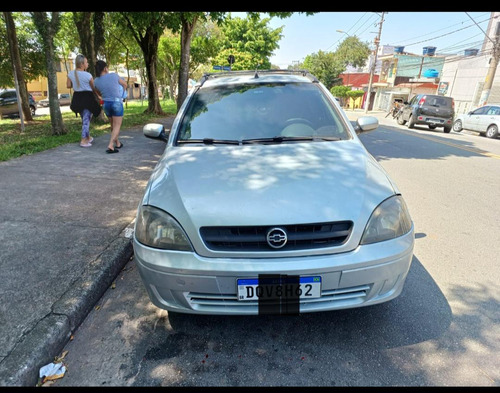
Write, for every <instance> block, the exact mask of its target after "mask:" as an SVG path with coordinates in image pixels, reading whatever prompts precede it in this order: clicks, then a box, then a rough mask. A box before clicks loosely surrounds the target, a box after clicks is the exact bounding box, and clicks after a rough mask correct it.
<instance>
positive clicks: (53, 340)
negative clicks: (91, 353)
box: [0, 225, 133, 386]
mask: <svg viewBox="0 0 500 393" xmlns="http://www.w3.org/2000/svg"><path fill="white" fill-rule="evenodd" d="M128 227H130V225H129V226H128ZM128 227H127V228H128ZM125 231H126V230H125ZM132 255H133V247H132V242H131V240H130V238H126V237H124V235H123V232H122V234H120V236H119V237H117V238H115V240H113V241H112V242H111V243H110V245H109V246H108V247H107V248H106V249H105V250H104V251H103V252H102V253H101V254H100V255H99V256H98V257H97V258H96V259H95V260H94V261H92V262H91V263H90V264H89V266H88V267H87V268H86V270H85V272H84V273H83V275H82V276H80V278H79V279H78V280H77V281H76V282H75V283H74V284H73V285H71V288H70V289H69V290H68V291H67V292H66V293H65V294H64V295H63V296H62V297H61V298H60V299H59V300H58V301H57V302H55V303H54V305H53V306H52V311H51V313H50V314H48V315H47V316H45V317H44V318H43V319H42V320H40V321H39V322H38V323H37V325H36V326H35V327H34V328H33V330H31V331H30V332H29V333H27V334H26V335H25V337H24V339H23V340H22V341H21V342H20V343H19V344H18V345H17V346H16V347H15V348H14V350H13V351H12V352H11V353H10V354H9V355H8V356H7V357H6V358H5V359H4V361H3V362H2V363H1V365H0V386H36V384H37V382H38V372H39V369H40V367H42V366H44V365H46V364H48V363H50V362H52V361H53V359H54V358H55V357H56V356H58V355H59V354H60V352H61V351H62V349H63V348H64V346H65V345H66V344H67V342H68V341H69V339H70V337H71V334H72V332H74V331H75V330H76V329H77V328H78V326H80V324H81V323H82V322H83V321H84V320H85V318H86V317H87V315H88V313H89V312H90V311H91V310H92V308H93V307H94V305H95V304H96V303H97V302H98V301H99V299H100V298H101V297H102V296H103V295H104V293H105V292H106V290H107V289H108V288H109V286H110V285H111V284H112V282H113V280H114V279H115V278H116V277H117V276H118V274H119V273H120V271H121V270H122V269H123V267H124V266H125V265H126V264H127V262H128V261H129V260H130V259H131V257H132ZM20 364H21V365H23V366H22V368H19V365H20Z"/></svg>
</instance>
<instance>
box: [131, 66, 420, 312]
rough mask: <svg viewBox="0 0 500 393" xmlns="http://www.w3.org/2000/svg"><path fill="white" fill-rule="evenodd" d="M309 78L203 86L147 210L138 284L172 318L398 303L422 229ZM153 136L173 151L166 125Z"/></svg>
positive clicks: (210, 81)
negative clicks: (416, 235) (416, 228)
mask: <svg viewBox="0 0 500 393" xmlns="http://www.w3.org/2000/svg"><path fill="white" fill-rule="evenodd" d="M377 126H378V120H377V119H376V118H374V117H370V116H366V117H361V118H359V119H358V120H357V124H356V126H355V128H353V126H352V125H351V123H350V122H349V119H348V118H347V116H346V114H345V113H344V112H343V110H342V109H341V108H340V106H339V104H338V102H337V101H336V100H335V98H334V97H333V96H332V94H331V93H330V92H329V91H328V89H326V87H325V86H324V85H323V84H321V83H320V82H319V81H318V80H317V79H316V78H315V77H314V76H312V75H311V74H309V73H307V72H297V71H295V72H293V71H259V72H258V73H256V72H255V71H252V72H242V71H241V72H238V71H233V72H230V73H219V74H207V75H205V76H204V77H203V78H202V80H201V81H200V83H199V84H198V85H197V86H195V87H194V88H193V89H192V90H191V92H190V94H189V95H188V97H187V98H186V100H185V101H184V103H183V105H182V107H181V108H180V111H179V113H178V115H177V117H176V119H175V121H174V123H173V125H172V130H171V132H170V135H169V137H168V140H167V145H166V149H165V152H164V154H163V156H162V158H161V159H160V161H159V162H158V164H157V166H156V168H155V170H154V172H153V174H152V176H151V179H150V181H149V183H148V186H147V187H146V191H145V194H144V197H143V200H142V201H141V202H140V204H139V208H138V213H137V219H136V224H135V231H134V241H133V244H134V250H135V258H136V261H137V266H138V270H139V272H140V275H141V277H142V279H143V281H144V284H145V287H146V290H147V292H148V294H149V296H150V299H151V301H152V302H153V304H155V305H156V306H158V307H160V308H164V309H167V310H168V311H169V312H171V311H174V312H182V313H199V314H234V315H236V314H239V315H243V314H268V313H272V314H287V313H289V314H298V313H306V312H317V311H328V310H337V309H345V308H352V307H361V306H368V305H373V304H377V303H381V302H386V301H388V300H391V299H394V298H395V297H397V296H398V295H399V294H400V293H401V291H402V289H403V285H404V282H405V279H406V276H407V274H408V271H409V268H410V264H411V261H412V257H413V246H414V227H413V223H412V221H411V218H410V215H409V213H408V210H407V207H406V204H405V202H404V200H403V197H402V195H401V193H400V192H399V191H398V189H397V187H396V186H395V184H394V183H393V182H392V181H391V180H390V179H389V176H388V174H387V173H386V172H385V171H384V169H383V168H382V167H381V166H380V165H379V164H378V163H377V161H376V160H375V159H374V158H373V157H372V156H371V155H370V154H369V153H368V152H367V150H366V149H365V147H364V146H363V144H362V143H361V141H360V140H359V138H358V136H357V133H361V132H368V131H372V130H374V129H375V128H376V127H377ZM144 134H145V135H146V136H148V137H156V138H160V139H163V140H165V138H166V136H165V130H164V128H163V126H162V125H161V124H148V125H146V126H145V127H144Z"/></svg>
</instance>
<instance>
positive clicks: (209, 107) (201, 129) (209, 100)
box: [177, 83, 351, 141]
mask: <svg viewBox="0 0 500 393" xmlns="http://www.w3.org/2000/svg"><path fill="white" fill-rule="evenodd" d="M276 136H297V137H298V136H305V137H306V136H312V137H316V136H324V137H334V138H339V139H350V138H351V136H350V134H349V133H348V132H347V130H346V128H345V126H344V124H343V122H342V120H341V118H340V115H339V114H338V112H337V111H336V109H335V108H334V106H333V105H332V103H330V102H329V100H328V99H327V97H326V96H325V95H324V94H323V92H322V91H321V90H320V88H319V87H318V86H317V85H314V84H311V83H265V84H240V85H228V86H214V87H205V88H201V89H200V90H198V91H197V92H196V93H195V94H194V95H193V97H192V99H191V101H190V103H189V105H188V108H187V109H186V112H185V115H184V117H183V119H182V121H181V124H180V131H179V133H178V136H177V140H178V141H179V140H181V141H185V140H190V139H204V138H211V139H218V140H237V141H242V140H245V139H252V138H273V137H276Z"/></svg>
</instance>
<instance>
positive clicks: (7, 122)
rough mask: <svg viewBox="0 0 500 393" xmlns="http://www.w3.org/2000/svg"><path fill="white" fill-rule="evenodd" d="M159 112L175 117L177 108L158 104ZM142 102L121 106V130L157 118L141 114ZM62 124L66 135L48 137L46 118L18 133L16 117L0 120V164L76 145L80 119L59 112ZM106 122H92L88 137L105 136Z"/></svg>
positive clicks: (144, 104) (169, 103)
mask: <svg viewBox="0 0 500 393" xmlns="http://www.w3.org/2000/svg"><path fill="white" fill-rule="evenodd" d="M160 103H161V106H162V108H163V111H164V112H165V113H167V114H168V115H172V116H173V115H175V113H176V111H177V106H176V104H175V101H173V100H161V101H160ZM146 108H147V102H146V101H142V103H141V101H129V102H127V103H126V106H125V113H124V115H123V124H122V128H121V129H122V130H125V129H127V128H131V127H135V126H140V125H144V124H146V123H148V122H154V120H155V119H156V118H157V115H151V114H145V113H144V110H145V109H146ZM62 116H63V121H64V125H65V126H66V128H67V130H68V133H67V134H65V135H52V127H51V123H50V116H49V115H46V116H37V117H36V118H35V120H33V121H30V122H24V132H23V131H21V120H20V119H19V118H14V119H5V118H4V119H3V120H0V161H7V160H10V159H12V158H16V157H20V156H22V155H25V154H33V153H37V152H40V151H44V150H48V149H52V148H54V147H57V146H61V145H64V144H66V143H78V142H80V138H81V132H82V120H81V118H80V117H75V114H74V113H73V112H64V113H62ZM109 132H110V126H109V122H106V123H100V122H98V121H92V122H91V124H90V135H92V136H99V135H103V134H109Z"/></svg>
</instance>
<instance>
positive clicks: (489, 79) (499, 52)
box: [466, 12, 500, 106]
mask: <svg viewBox="0 0 500 393" xmlns="http://www.w3.org/2000/svg"><path fill="white" fill-rule="evenodd" d="M466 14H467V16H468V17H469V18H470V19H471V20H472V21H473V22H474V23H475V24H476V26H477V27H479V29H480V30H481V31H482V32H483V33H484V35H485V36H486V38H488V40H490V41H491V43H492V44H493V46H492V49H491V58H490V63H489V64H490V66H489V68H488V73H487V74H486V78H485V79H484V85H483V91H482V93H481V98H480V99H479V106H484V105H486V104H487V103H488V98H489V96H490V92H491V87H492V86H493V80H494V79H495V73H496V71H497V66H498V61H499V58H500V39H499V38H500V36H499V33H500V22H497V26H496V28H494V29H493V31H494V32H495V33H494V34H495V40H494V41H493V40H492V39H491V38H490V36H489V33H490V32H491V31H492V29H489V31H488V33H486V32H485V31H484V30H483V29H481V27H480V26H479V25H478V24H477V23H476V21H475V20H474V19H472V17H471V16H470V15H469V14H468V13H467V12H466ZM494 14H495V12H492V13H491V19H492V20H493V17H494Z"/></svg>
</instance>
